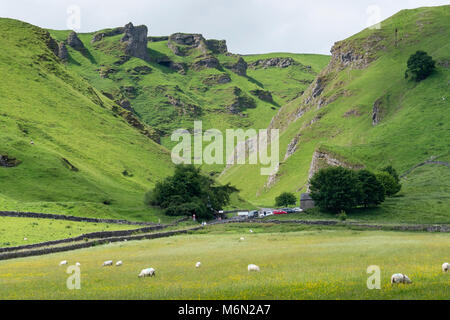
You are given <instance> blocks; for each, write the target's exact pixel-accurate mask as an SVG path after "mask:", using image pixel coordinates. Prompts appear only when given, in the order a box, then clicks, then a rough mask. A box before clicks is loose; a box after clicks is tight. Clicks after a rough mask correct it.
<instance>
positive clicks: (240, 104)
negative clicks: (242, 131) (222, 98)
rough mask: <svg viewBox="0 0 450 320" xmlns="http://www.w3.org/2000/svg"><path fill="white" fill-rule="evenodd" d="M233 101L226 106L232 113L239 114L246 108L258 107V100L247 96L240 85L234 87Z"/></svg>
mask: <svg viewBox="0 0 450 320" xmlns="http://www.w3.org/2000/svg"><path fill="white" fill-rule="evenodd" d="M232 90H233V95H234V99H233V102H232V103H231V104H230V105H228V106H227V107H226V108H227V110H228V111H229V113H231V114H239V113H241V112H242V111H244V110H246V109H254V108H256V102H255V100H253V98H251V97H249V96H247V95H246V94H244V93H243V92H242V90H241V89H240V88H238V87H233V89H232Z"/></svg>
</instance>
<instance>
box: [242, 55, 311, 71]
mask: <svg viewBox="0 0 450 320" xmlns="http://www.w3.org/2000/svg"><path fill="white" fill-rule="evenodd" d="M296 64H298V63H297V62H296V61H295V60H294V59H292V58H269V59H261V60H257V61H255V62H252V63H250V64H249V68H252V69H259V68H263V69H267V68H287V67H290V66H293V65H296ZM309 68H311V67H309Z"/></svg>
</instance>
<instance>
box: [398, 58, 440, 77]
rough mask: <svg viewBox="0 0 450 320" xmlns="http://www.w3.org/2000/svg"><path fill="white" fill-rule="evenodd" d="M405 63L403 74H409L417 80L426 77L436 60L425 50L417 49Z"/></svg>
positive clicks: (432, 69)
mask: <svg viewBox="0 0 450 320" xmlns="http://www.w3.org/2000/svg"><path fill="white" fill-rule="evenodd" d="M407 65H408V69H407V70H406V74H405V76H406V77H408V76H409V74H411V75H412V78H413V79H414V80H416V81H417V82H420V81H422V80H424V79H426V78H427V77H428V76H429V75H431V74H432V73H433V71H434V69H435V68H436V62H435V61H434V60H433V58H432V57H430V56H429V55H428V54H427V53H426V52H425V51H417V52H416V53H414V54H413V55H411V56H410V57H409V59H408V63H407Z"/></svg>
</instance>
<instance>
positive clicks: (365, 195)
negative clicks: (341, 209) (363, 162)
mask: <svg viewBox="0 0 450 320" xmlns="http://www.w3.org/2000/svg"><path fill="white" fill-rule="evenodd" d="M357 176H358V180H359V182H360V183H361V188H362V194H361V198H360V199H359V201H358V204H359V205H362V206H365V207H369V206H377V205H379V204H381V203H383V202H384V200H385V192H386V190H385V189H384V186H383V184H381V182H380V181H378V179H377V176H376V175H375V174H373V173H372V172H370V171H368V170H360V171H358V172H357Z"/></svg>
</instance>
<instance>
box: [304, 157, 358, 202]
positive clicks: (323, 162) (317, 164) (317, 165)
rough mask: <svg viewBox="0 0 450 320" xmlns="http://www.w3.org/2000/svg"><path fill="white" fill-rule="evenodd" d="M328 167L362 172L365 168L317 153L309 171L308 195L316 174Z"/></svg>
mask: <svg viewBox="0 0 450 320" xmlns="http://www.w3.org/2000/svg"><path fill="white" fill-rule="evenodd" d="M326 167H344V168H348V169H352V170H361V169H364V168H365V167H364V166H363V165H360V164H350V163H348V162H346V161H344V160H340V159H337V157H336V156H333V155H331V154H329V153H327V152H324V151H320V150H318V151H315V152H314V155H313V158H312V161H311V167H310V169H309V176H308V191H307V192H308V193H309V192H310V189H309V187H310V185H309V181H310V180H311V178H312V177H313V176H314V174H315V173H316V172H318V171H319V170H320V169H323V168H326Z"/></svg>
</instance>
